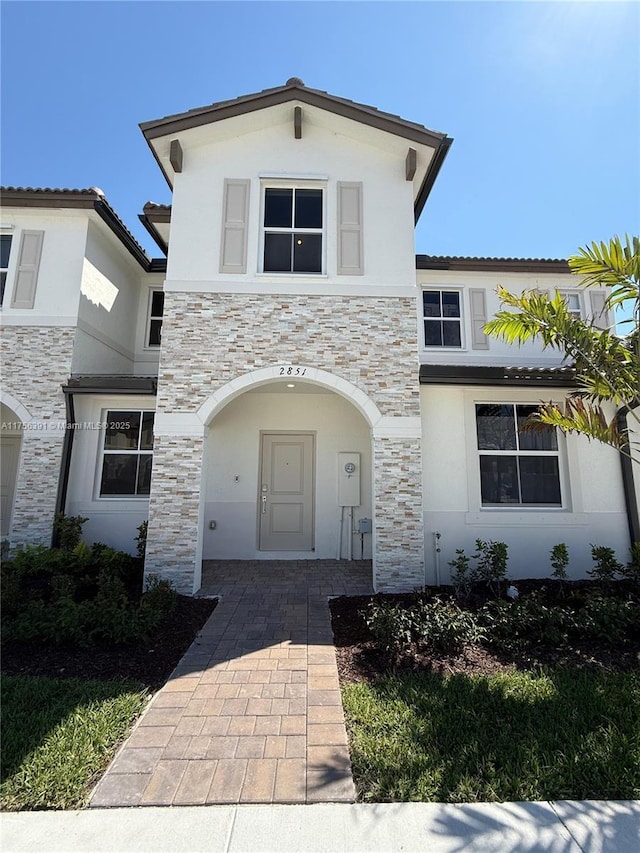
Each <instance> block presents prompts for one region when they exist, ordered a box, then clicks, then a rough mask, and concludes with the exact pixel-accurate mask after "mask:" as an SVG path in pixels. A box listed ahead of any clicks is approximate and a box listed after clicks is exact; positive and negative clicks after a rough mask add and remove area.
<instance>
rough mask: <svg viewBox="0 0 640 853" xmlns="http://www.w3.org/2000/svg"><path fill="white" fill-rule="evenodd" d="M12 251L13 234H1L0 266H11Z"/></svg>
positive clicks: (4, 267)
mask: <svg viewBox="0 0 640 853" xmlns="http://www.w3.org/2000/svg"><path fill="white" fill-rule="evenodd" d="M10 251H11V234H2V235H0V267H2V268H3V269H6V268H7V267H8V266H9V252H10Z"/></svg>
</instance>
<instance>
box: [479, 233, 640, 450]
mask: <svg viewBox="0 0 640 853" xmlns="http://www.w3.org/2000/svg"><path fill="white" fill-rule="evenodd" d="M569 267H570V269H571V272H572V273H574V274H575V275H577V276H580V277H581V282H580V286H581V287H593V286H598V287H607V288H608V289H609V294H608V297H607V300H606V307H607V308H608V309H611V310H612V311H613V310H615V309H616V308H621V309H623V310H625V312H626V311H627V309H630V313H631V316H630V317H629V318H628V319H626V320H623V321H622V323H621V325H627V326H629V327H630V329H629V331H628V333H627V334H626V335H624V336H620V335H617V334H616V332H615V327H614V328H613V329H601V328H598V327H597V326H596V324H595V320H592V321H591V322H588V323H587V322H585V321H584V320H582V319H579V318H577V317H575V316H574V315H572V314H571V313H570V312H569V309H568V307H567V305H566V303H565V300H564V299H563V297H562V295H561V294H560V293H558V292H556V294H555V295H554V296H553V297H549V296H547V295H546V294H543V293H540V292H539V291H535V290H533V291H525V292H524V293H522V294H521V295H515V294H513V293H510V292H509V291H508V290H506V289H505V288H504V287H499V288H498V295H499V296H500V299H501V301H502V304H503V306H506V307H507V308H508V309H511V310H500V311H498V313H497V314H496V316H495V318H494V319H493V320H491V321H490V322H489V323H487V325H486V326H485V329H484V331H485V333H486V334H488V335H493V336H494V337H497V338H501V339H502V340H504V341H506V342H508V343H511V344H518V345H521V344H523V343H524V342H525V341H532V340H539V341H541V342H542V343H543V345H544V347H545V348H546V347H552V348H556V349H558V350H560V351H561V352H563V353H564V354H565V356H566V358H567V360H569V361H570V362H571V364H572V366H573V367H574V368H575V370H576V377H577V381H578V388H577V389H576V390H575V391H574V392H572V393H571V394H570V396H569V397H568V398H567V399H566V400H565V402H564V404H563V405H558V404H557V403H552V402H551V403H541V405H540V408H539V410H538V412H537V413H535V414H534V415H533V416H532V418H531V423H530V427H531V428H534V429H535V428H536V425H539V424H547V425H551V426H556V427H558V428H559V429H560V430H562V431H563V432H565V433H579V434H581V435H585V436H587V438H589V439H595V440H597V441H601V442H604V443H605V444H609V445H611V446H612V447H615V448H617V449H618V450H619V451H620V453H622V454H623V455H625V456H628V457H629V458H630V459H632V460H633V461H636V462H640V453H639V452H638V449H637V447H635V446H634V445H637V442H632V441H630V440H629V436H628V432H627V430H626V428H621V426H620V424H621V418H620V415H621V414H623V415H625V416H629V417H631V418H633V419H634V421H635V422H636V424H637V425H638V427H640V416H639V415H638V407H639V406H640V331H639V326H640V238H639V237H629V236H628V235H627V236H626V237H625V239H624V241H623V240H621V239H620V238H619V237H613V238H612V239H611V240H609V242H608V243H592V244H591V246H589V247H587V248H584V249H579V250H578V253H577V254H576V255H573V256H571V257H570V258H569ZM514 309H515V310H514ZM603 403H612V404H614V405H615V406H616V409H617V410H618V411H616V414H615V415H614V416H613V418H611V420H608V419H607V416H606V414H605V411H604V409H603V407H602V404H603ZM636 428H637V427H636Z"/></svg>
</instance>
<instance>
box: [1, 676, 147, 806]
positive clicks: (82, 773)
mask: <svg viewBox="0 0 640 853" xmlns="http://www.w3.org/2000/svg"><path fill="white" fill-rule="evenodd" d="M1 687H2V762H1V764H2V766H1V770H2V784H1V785H0V807H1V808H2V809H5V810H17V809H65V808H67V809H68V808H78V807H81V806H83V805H84V804H85V803H86V799H87V795H88V793H89V790H90V787H91V785H92V784H93V783H94V782H95V781H97V778H98V776H99V775H100V774H101V773H102V772H103V771H104V769H105V768H106V766H107V765H108V763H109V761H110V760H111V758H112V757H113V754H114V752H115V750H116V747H117V745H118V744H119V743H120V741H121V740H122V739H123V738H124V737H125V735H126V734H127V732H128V730H129V728H130V726H131V724H132V722H133V721H134V720H135V718H136V717H137V716H138V714H140V713H141V711H142V710H143V708H144V706H145V704H146V701H147V696H146V691H144V690H140V689H139V687H138V686H137V685H133V684H128V683H125V682H114V681H85V680H79V679H71V678H70V679H51V678H29V677H23V676H7V675H3V676H2V679H1Z"/></svg>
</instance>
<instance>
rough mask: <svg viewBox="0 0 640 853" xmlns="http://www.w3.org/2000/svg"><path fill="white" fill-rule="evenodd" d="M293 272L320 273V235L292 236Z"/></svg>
mask: <svg viewBox="0 0 640 853" xmlns="http://www.w3.org/2000/svg"><path fill="white" fill-rule="evenodd" d="M293 271H294V272H322V235H321V234H294V235H293Z"/></svg>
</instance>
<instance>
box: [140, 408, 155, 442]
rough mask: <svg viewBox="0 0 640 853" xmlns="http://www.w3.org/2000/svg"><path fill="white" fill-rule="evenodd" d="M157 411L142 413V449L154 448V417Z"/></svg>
mask: <svg viewBox="0 0 640 853" xmlns="http://www.w3.org/2000/svg"><path fill="white" fill-rule="evenodd" d="M154 414H155V412H143V413H142V433H141V435H140V450H153V417H154Z"/></svg>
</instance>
